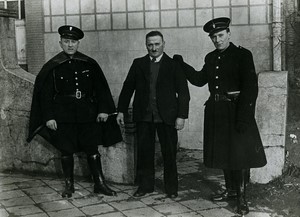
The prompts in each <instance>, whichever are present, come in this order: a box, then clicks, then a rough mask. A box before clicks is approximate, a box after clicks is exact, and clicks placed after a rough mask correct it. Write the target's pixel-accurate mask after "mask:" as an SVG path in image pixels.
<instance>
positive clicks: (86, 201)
mask: <svg viewBox="0 0 300 217" xmlns="http://www.w3.org/2000/svg"><path fill="white" fill-rule="evenodd" d="M102 198H103V197H100V198H99V197H93V196H85V197H81V198H75V199H73V200H71V201H70V202H71V203H72V204H73V205H74V206H76V207H83V206H89V205H93V204H99V203H103V200H102Z"/></svg>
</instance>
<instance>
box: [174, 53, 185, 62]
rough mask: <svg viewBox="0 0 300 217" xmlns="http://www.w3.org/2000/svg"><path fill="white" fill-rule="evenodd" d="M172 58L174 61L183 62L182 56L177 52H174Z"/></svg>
mask: <svg viewBox="0 0 300 217" xmlns="http://www.w3.org/2000/svg"><path fill="white" fill-rule="evenodd" d="M173 60H175V61H176V62H179V63H183V58H182V56H181V55H179V54H174V56H173Z"/></svg>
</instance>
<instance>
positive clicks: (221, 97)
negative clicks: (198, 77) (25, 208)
mask: <svg viewBox="0 0 300 217" xmlns="http://www.w3.org/2000/svg"><path fill="white" fill-rule="evenodd" d="M212 96H213V97H212V99H213V100H214V101H215V102H221V101H223V102H224V101H225V102H226V101H227V102H230V101H232V100H231V99H229V98H228V97H227V96H226V95H223V94H214V95H212Z"/></svg>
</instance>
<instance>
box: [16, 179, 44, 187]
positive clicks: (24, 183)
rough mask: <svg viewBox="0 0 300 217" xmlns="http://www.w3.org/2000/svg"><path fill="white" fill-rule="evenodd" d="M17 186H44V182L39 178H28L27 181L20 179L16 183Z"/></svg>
mask: <svg viewBox="0 0 300 217" xmlns="http://www.w3.org/2000/svg"><path fill="white" fill-rule="evenodd" d="M16 185H17V186H18V187H19V188H22V189H23V188H33V187H34V188H35V187H41V186H45V185H46V183H45V182H42V181H41V180H29V181H24V180H22V181H21V182H19V183H17V184H16Z"/></svg>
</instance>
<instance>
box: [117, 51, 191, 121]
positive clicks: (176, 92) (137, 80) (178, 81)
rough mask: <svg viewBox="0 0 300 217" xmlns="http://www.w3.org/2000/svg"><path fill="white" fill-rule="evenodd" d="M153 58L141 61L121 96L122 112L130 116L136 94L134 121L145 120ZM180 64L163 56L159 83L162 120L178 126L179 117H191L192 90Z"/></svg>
mask: <svg viewBox="0 0 300 217" xmlns="http://www.w3.org/2000/svg"><path fill="white" fill-rule="evenodd" d="M149 65H150V57H149V55H146V56H144V57H141V58H137V59H135V60H134V61H133V64H132V66H131V68H130V70H129V73H128V75H127V78H126V80H125V81H124V84H123V88H122V91H121V94H120V97H119V103H118V111H120V112H123V113H126V112H127V108H128V105H129V103H130V99H131V97H132V95H133V93H135V95H134V101H133V119H134V121H136V122H138V121H142V120H143V118H144V117H145V115H146V113H147V108H148V105H149V93H150V85H149V84H150V82H149V79H150V67H149ZM180 68H181V67H180V65H179V64H178V63H177V62H176V61H174V60H173V59H171V58H170V57H169V56H168V55H167V54H165V53H164V54H163V56H162V59H161V65H160V68H159V73H158V77H157V84H156V103H157V108H158V112H159V114H160V117H161V119H162V121H163V122H164V123H166V124H169V125H174V124H175V120H176V118H177V117H180V118H187V117H188V111H189V100H190V95H189V90H188V86H187V83H186V78H185V76H184V74H183V72H182V71H181V70H180Z"/></svg>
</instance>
